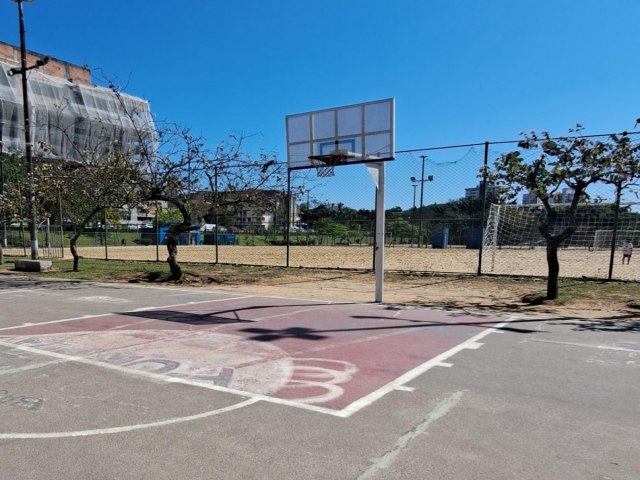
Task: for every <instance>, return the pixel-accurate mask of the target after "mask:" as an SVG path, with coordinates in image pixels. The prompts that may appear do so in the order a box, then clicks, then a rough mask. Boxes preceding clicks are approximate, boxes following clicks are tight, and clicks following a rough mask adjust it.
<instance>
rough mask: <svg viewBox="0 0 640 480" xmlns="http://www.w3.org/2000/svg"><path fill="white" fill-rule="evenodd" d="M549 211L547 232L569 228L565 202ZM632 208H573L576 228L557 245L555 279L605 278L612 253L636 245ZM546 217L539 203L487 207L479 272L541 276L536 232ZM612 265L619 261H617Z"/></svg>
mask: <svg viewBox="0 0 640 480" xmlns="http://www.w3.org/2000/svg"><path fill="white" fill-rule="evenodd" d="M553 209H554V212H555V213H556V214H557V219H556V222H555V225H554V227H553V229H552V232H551V233H552V234H559V233H560V232H561V231H562V230H563V229H564V228H566V227H567V226H570V225H572V224H573V220H572V218H571V216H570V211H569V205H568V204H566V205H565V204H555V205H553ZM637 210H638V208H637V205H633V204H626V205H621V206H620V209H619V210H618V213H617V215H616V209H615V206H614V205H613V204H602V203H585V204H581V205H578V208H577V210H576V212H575V225H576V230H575V231H574V232H573V234H572V235H571V236H570V237H569V238H567V239H566V240H564V241H563V242H562V243H561V244H560V247H559V248H560V250H559V253H558V255H559V259H560V265H561V275H562V276H567V277H580V276H587V277H598V278H602V277H603V276H606V274H607V273H608V270H609V264H610V260H611V252H612V250H613V252H614V253H615V252H618V251H619V250H620V247H621V245H622V243H623V242H624V241H625V240H627V239H628V240H631V242H632V243H633V244H634V245H636V246H640V213H639V212H638V211H637ZM546 216H547V212H546V210H545V208H544V206H543V205H540V204H533V205H498V204H493V205H491V208H490V211H489V216H488V218H487V224H486V228H485V234H484V237H483V251H484V252H485V253H486V255H485V256H484V257H483V258H484V259H485V261H484V262H483V271H485V272H487V273H512V274H522V275H546V273H547V262H546V241H545V239H544V237H543V236H542V234H541V233H540V229H539V226H540V224H541V222H543V221H545V220H546ZM616 226H617V228H616ZM614 232H615V235H614ZM614 237H615V238H614ZM616 262H617V263H619V261H618V260H617V259H616ZM625 277H626V273H625Z"/></svg>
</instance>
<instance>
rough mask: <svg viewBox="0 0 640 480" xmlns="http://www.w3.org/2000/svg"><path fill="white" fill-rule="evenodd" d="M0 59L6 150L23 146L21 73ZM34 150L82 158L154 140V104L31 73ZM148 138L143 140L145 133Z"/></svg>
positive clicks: (1, 118)
mask: <svg viewBox="0 0 640 480" xmlns="http://www.w3.org/2000/svg"><path fill="white" fill-rule="evenodd" d="M10 68H11V66H9V65H6V64H2V63H0V132H1V139H2V142H3V145H2V146H3V150H4V151H5V152H7V151H11V150H18V151H22V150H24V130H23V128H24V121H23V106H22V79H21V75H14V76H9V75H7V71H8V70H9V69H10ZM28 75H29V77H28V88H29V103H30V106H31V108H30V117H31V128H32V140H33V148H34V150H33V151H34V154H35V155H37V156H42V157H54V158H63V159H66V160H75V161H82V159H83V158H86V157H87V156H95V155H100V154H101V153H102V152H105V151H107V150H108V149H109V147H111V146H113V145H120V146H121V147H122V148H124V149H128V148H131V147H134V146H135V145H137V144H139V143H140V142H141V141H146V140H149V139H151V138H152V136H153V132H154V128H153V119H152V117H151V112H150V109H149V102H147V101H146V100H142V99H140V98H136V97H131V96H129V95H124V94H120V95H116V94H115V93H114V92H112V91H111V90H109V89H106V88H102V87H95V86H86V85H79V84H74V83H72V82H69V81H67V80H64V79H62V78H56V77H52V76H49V75H44V74H42V73H40V72H37V71H35V70H31V71H30V72H29V73H28ZM141 135H142V136H143V137H146V138H140V136H141Z"/></svg>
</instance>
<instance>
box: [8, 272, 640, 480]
mask: <svg viewBox="0 0 640 480" xmlns="http://www.w3.org/2000/svg"><path fill="white" fill-rule="evenodd" d="M586 326H587V325H585V324H584V323H582V322H578V321H567V320H559V319H533V318H506V317H500V316H496V315H488V314H486V313H484V314H477V313H475V314H474V313H469V312H447V311H437V310H429V309H416V308H399V307H394V306H391V305H374V304H350V303H330V302H320V301H309V300H298V299H287V298H266V297H256V296H251V295H242V294H237V293H222V292H212V291H204V290H198V289H186V288H180V289H171V288H151V287H141V286H129V285H106V284H95V283H88V282H62V281H35V280H28V279H21V278H20V277H16V276H10V275H8V276H0V478H11V479H32V478H65V479H93V478H96V479H103V478H104V479H116V478H123V479H125V478H149V479H161V478H162V479H164V478H167V479H169V478H197V479H200V478H202V479H240V478H243V479H246V478H261V479H262V478H273V479H316V478H317V479H364V478H373V479H383V478H384V479H397V478H407V479H410V478H416V479H422V478H437V479H439V478H447V479H448V478H451V479H454V478H470V479H474V478H478V479H484V478H491V479H502V478H504V479H512V478H525V479H540V478H562V479H573V478H575V479H585V478H593V479H608V478H611V479H637V478H639V477H638V472H640V460H639V459H638V456H637V452H638V451H640V433H639V431H640V429H639V428H638V420H639V419H640V407H639V405H640V404H639V403H638V398H640V382H638V378H640V376H639V374H640V355H639V354H640V340H638V338H637V332H635V333H634V332H626V331H616V330H615V329H606V328H586Z"/></svg>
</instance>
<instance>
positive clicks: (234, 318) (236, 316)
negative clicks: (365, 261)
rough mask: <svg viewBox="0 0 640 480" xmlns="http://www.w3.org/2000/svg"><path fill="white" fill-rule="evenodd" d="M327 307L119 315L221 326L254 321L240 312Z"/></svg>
mask: <svg viewBox="0 0 640 480" xmlns="http://www.w3.org/2000/svg"><path fill="white" fill-rule="evenodd" d="M316 305H317V306H322V307H329V306H331V305H345V304H344V303H340V304H328V303H303V304H285V305H251V306H247V307H238V308H227V309H222V310H216V311H214V312H188V311H180V310H142V311H137V312H120V313H119V315H126V316H128V317H137V318H145V319H150V320H160V321H163V322H175V323H184V324H187V325H223V324H228V323H253V322H255V321H256V319H251V318H241V316H240V312H243V311H255V310H262V309H274V308H278V307H281V308H289V307H310V306H316Z"/></svg>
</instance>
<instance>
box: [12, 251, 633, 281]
mask: <svg viewBox="0 0 640 480" xmlns="http://www.w3.org/2000/svg"><path fill="white" fill-rule="evenodd" d="M5 253H6V254H7V255H11V254H12V253H11V251H7V252H5ZM79 253H80V255H81V256H82V257H85V258H100V259H103V258H105V249H104V247H85V248H81V249H80V250H79ZM478 253H479V252H478V250H468V249H464V248H447V249H431V248H411V247H388V248H387V249H386V250H385V270H389V271H403V272H433V273H476V272H477V269H478ZM13 254H18V255H21V254H22V251H19V252H17V251H16V252H15V253H13ZM65 255H69V252H68V250H67V251H65ZM106 256H107V258H108V259H110V260H148V261H156V260H157V259H159V260H160V261H164V260H165V258H166V256H167V252H166V247H164V246H161V247H160V248H159V249H158V250H156V247H155V246H149V247H138V246H136V247H109V248H108V250H107V252H106ZM216 257H217V258H216ZM559 258H560V275H561V276H563V277H572V278H580V277H583V276H584V277H588V278H603V279H605V278H607V277H608V274H609V258H610V253H609V252H608V251H604V250H601V251H588V250H586V249H579V250H577V249H576V250H561V251H560V252H559ZM178 259H179V261H180V262H184V263H188V262H197V263H216V260H217V263H222V264H241V265H265V266H286V259H287V249H286V247H250V246H235V245H220V246H219V247H218V249H217V252H216V247H215V246H210V245H197V246H180V247H179V248H178ZM634 260H636V261H634ZM289 266H290V267H318V268H344V269H363V270H366V269H372V267H373V249H372V248H370V247H358V246H325V247H315V246H292V247H290V250H289ZM482 272H483V273H489V274H491V273H492V274H499V275H531V276H546V274H547V264H546V256H545V250H544V249H542V248H540V249H509V250H507V249H503V250H497V251H495V253H493V252H490V251H484V252H483V262H482ZM612 278H614V279H619V280H640V260H637V259H635V258H634V259H633V260H632V262H631V265H621V263H620V258H619V256H618V257H616V259H615V263H614V268H613V275H612Z"/></svg>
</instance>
